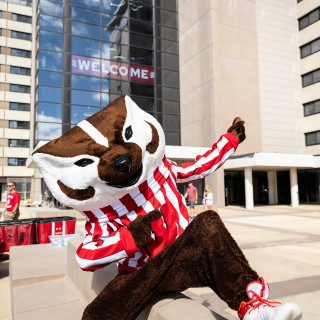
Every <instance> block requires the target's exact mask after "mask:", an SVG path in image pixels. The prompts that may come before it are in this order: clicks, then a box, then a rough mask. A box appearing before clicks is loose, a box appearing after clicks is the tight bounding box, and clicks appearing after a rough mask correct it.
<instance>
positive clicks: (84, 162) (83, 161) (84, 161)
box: [74, 158, 94, 167]
mask: <svg viewBox="0 0 320 320" xmlns="http://www.w3.org/2000/svg"><path fill="white" fill-rule="evenodd" d="M91 163H94V161H93V160H92V159H88V158H83V159H80V160H78V161H76V162H75V163H74V164H75V165H76V166H78V167H86V166H87V165H89V164H91Z"/></svg>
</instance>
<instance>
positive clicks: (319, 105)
mask: <svg viewBox="0 0 320 320" xmlns="http://www.w3.org/2000/svg"><path fill="white" fill-rule="evenodd" d="M314 112H315V113H320V100H317V101H315V102H314Z"/></svg>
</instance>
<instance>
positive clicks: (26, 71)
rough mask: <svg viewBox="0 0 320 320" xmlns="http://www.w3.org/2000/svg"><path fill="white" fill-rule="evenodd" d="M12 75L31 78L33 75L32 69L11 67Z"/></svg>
mask: <svg viewBox="0 0 320 320" xmlns="http://www.w3.org/2000/svg"><path fill="white" fill-rule="evenodd" d="M10 73H14V74H21V75H26V76H30V74H31V69H30V68H23V67H13V66H11V67H10Z"/></svg>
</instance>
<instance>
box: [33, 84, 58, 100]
mask: <svg viewBox="0 0 320 320" xmlns="http://www.w3.org/2000/svg"><path fill="white" fill-rule="evenodd" d="M38 100H39V101H48V102H62V89H61V88H55V87H43V86H39V87H38Z"/></svg>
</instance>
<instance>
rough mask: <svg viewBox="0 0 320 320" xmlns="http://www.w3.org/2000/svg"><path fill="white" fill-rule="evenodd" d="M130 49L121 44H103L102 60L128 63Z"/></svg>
mask: <svg viewBox="0 0 320 320" xmlns="http://www.w3.org/2000/svg"><path fill="white" fill-rule="evenodd" d="M128 55H129V47H128V46H122V45H120V44H111V43H107V42H102V43H101V58H103V59H106V60H115V61H119V62H128Z"/></svg>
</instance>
